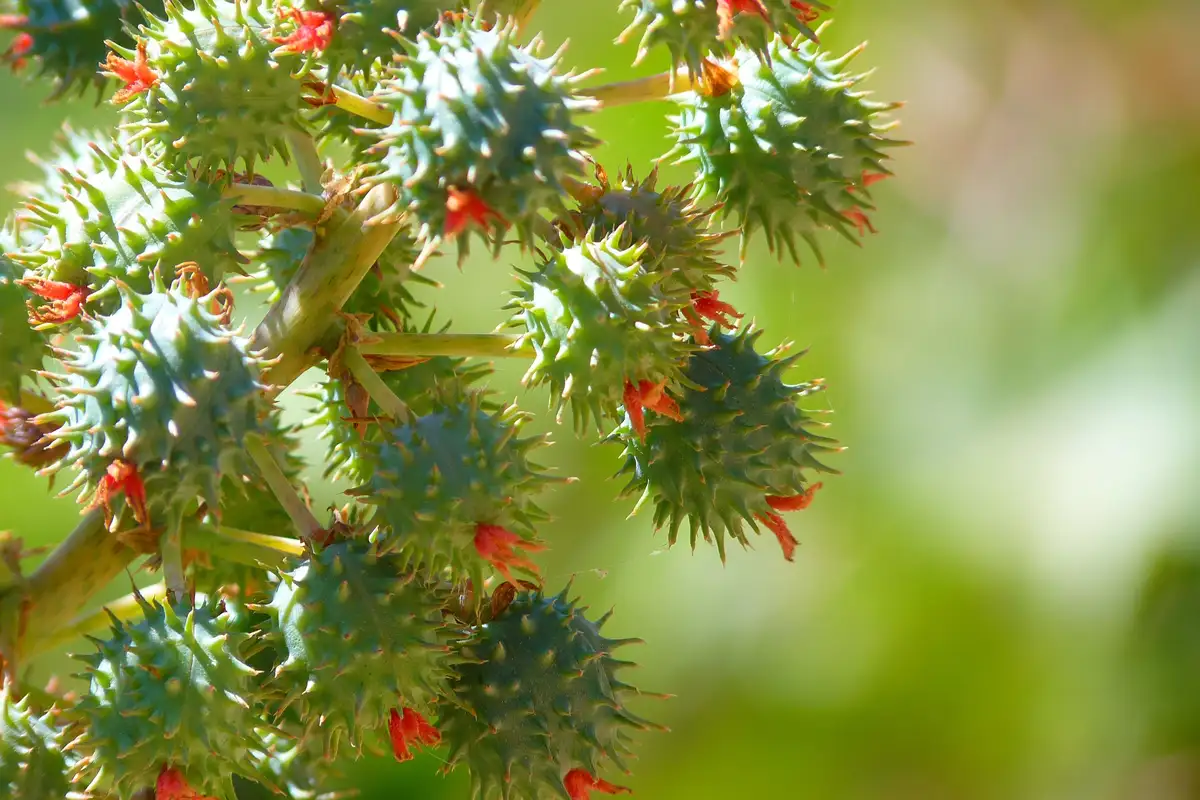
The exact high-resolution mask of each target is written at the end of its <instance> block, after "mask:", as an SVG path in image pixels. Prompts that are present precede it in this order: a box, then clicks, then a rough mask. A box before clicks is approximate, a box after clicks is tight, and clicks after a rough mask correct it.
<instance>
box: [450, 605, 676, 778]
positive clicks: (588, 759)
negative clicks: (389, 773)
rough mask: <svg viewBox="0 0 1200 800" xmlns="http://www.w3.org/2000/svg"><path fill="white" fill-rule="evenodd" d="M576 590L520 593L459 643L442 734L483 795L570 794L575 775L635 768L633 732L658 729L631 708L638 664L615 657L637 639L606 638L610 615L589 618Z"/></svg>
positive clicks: (453, 757) (453, 756) (456, 762)
mask: <svg viewBox="0 0 1200 800" xmlns="http://www.w3.org/2000/svg"><path fill="white" fill-rule="evenodd" d="M569 590H570V587H568V588H567V589H564V590H563V592H562V594H559V595H558V596H557V597H545V596H543V595H542V594H541V592H520V593H518V594H517V595H516V597H515V598H514V599H513V601H512V603H511V604H510V605H509V606H508V608H507V609H505V610H504V611H503V612H501V613H500V614H499V615H498V616H497V617H495V618H493V619H491V620H489V621H488V622H487V623H486V624H484V625H480V626H478V627H476V628H474V629H472V630H471V631H470V634H469V636H468V637H467V638H466V639H464V640H463V641H461V642H459V643H458V644H457V650H458V653H459V655H460V656H461V662H460V663H458V664H456V665H455V667H454V676H453V678H452V680H451V682H450V695H449V702H448V703H446V704H444V705H443V707H442V711H441V715H440V720H439V723H438V727H439V729H440V730H441V732H442V738H443V740H444V741H445V742H446V743H447V744H448V745H449V746H450V756H449V766H450V767H455V766H458V765H460V764H466V766H467V767H468V769H469V770H470V772H471V783H472V787H473V794H474V796H475V797H476V798H480V799H481V800H493V798H505V800H509V798H513V800H515V799H516V798H522V800H523V799H524V798H562V797H566V792H565V791H564V787H563V778H564V777H565V775H566V774H567V773H568V772H570V771H571V770H574V769H584V770H586V771H587V772H589V773H591V774H592V775H596V774H598V773H599V772H600V771H602V770H603V769H605V768H606V767H607V766H608V765H609V764H612V765H615V766H616V767H617V768H619V769H621V770H623V771H628V770H627V769H626V767H625V758H626V757H627V756H628V755H630V750H629V748H628V742H629V740H630V737H629V734H630V733H631V732H632V731H634V730H647V729H650V728H651V727H652V726H651V725H650V724H649V723H647V722H646V721H645V720H642V719H640V718H638V717H637V716H635V715H634V714H632V713H631V712H630V711H629V710H628V709H627V708H626V707H625V705H624V703H625V700H626V699H627V698H628V697H629V696H630V695H633V694H637V693H638V692H637V690H636V689H634V688H633V687H631V686H629V685H627V684H625V683H623V682H622V681H621V680H619V679H618V678H617V670H618V669H620V668H621V667H623V666H628V665H629V662H625V661H620V660H618V659H617V658H616V657H615V656H614V651H615V650H616V649H617V648H618V647H620V646H621V645H623V644H627V643H629V642H630V641H636V640H613V639H607V638H605V637H604V636H603V635H602V634H601V633H600V629H601V627H602V626H603V625H604V623H605V621H606V620H607V619H608V617H607V615H606V616H604V617H603V618H601V619H599V620H597V621H595V622H593V621H591V620H589V619H587V617H585V616H584V614H583V609H580V608H578V607H577V606H576V604H575V602H574V601H570V600H568V596H567V592H568V591H569Z"/></svg>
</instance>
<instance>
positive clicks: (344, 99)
mask: <svg viewBox="0 0 1200 800" xmlns="http://www.w3.org/2000/svg"><path fill="white" fill-rule="evenodd" d="M331 93H332V94H333V98H334V101H335V103H334V104H335V105H336V106H337V107H338V108H340V109H342V110H343V111H346V112H348V113H350V114H354V115H355V116H358V117H362V118H363V119H369V120H371V122H376V123H378V124H380V125H391V124H392V117H393V114H392V112H391V111H388V110H387V109H386V108H384V107H383V106H381V105H378V104H376V103H372V102H371V101H370V100H368V99H367V98H365V97H363V96H362V95H360V94H355V93H354V92H352V91H350V90H349V89H343V88H342V87H340V86H334V87H333V88H332V89H331Z"/></svg>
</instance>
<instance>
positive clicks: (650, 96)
mask: <svg viewBox="0 0 1200 800" xmlns="http://www.w3.org/2000/svg"><path fill="white" fill-rule="evenodd" d="M695 85H696V84H695V81H694V80H693V79H692V77H691V76H690V75H689V74H688V73H687V72H686V71H683V70H680V71H678V72H670V71H668V72H663V73H659V74H658V75H649V76H647V77H645V78H634V79H633V80H631V81H621V82H619V83H608V84H605V85H603V86H597V87H595V88H594V89H584V90H583V91H584V92H586V93H587V94H589V95H591V96H592V97H594V98H596V99H597V100H599V101H600V103H601V105H603V106H604V107H605V108H616V107H618V106H627V105H630V104H632V103H644V102H646V101H649V100H665V99H666V98H668V97H670V96H671V95H673V94H676V93H677V92H686V91H689V90H690V89H692V88H693V87H694V86H695Z"/></svg>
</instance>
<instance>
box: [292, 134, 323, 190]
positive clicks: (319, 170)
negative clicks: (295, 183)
mask: <svg viewBox="0 0 1200 800" xmlns="http://www.w3.org/2000/svg"><path fill="white" fill-rule="evenodd" d="M287 136H288V142H289V144H291V150H292V156H293V157H294V158H295V159H296V168H297V169H299V170H300V180H302V181H303V182H304V191H306V192H308V193H309V194H318V195H319V194H321V193H322V192H323V191H324V187H323V186H321V176H322V175H324V174H325V164H324V163H323V162H322V161H321V156H320V155H319V154H318V153H317V145H316V143H315V142H313V138H312V137H311V136H309V135H308V134H307V133H305V132H304V131H297V130H289V131H288V134H287Z"/></svg>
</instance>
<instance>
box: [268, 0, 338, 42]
mask: <svg viewBox="0 0 1200 800" xmlns="http://www.w3.org/2000/svg"><path fill="white" fill-rule="evenodd" d="M279 16H280V17H283V18H284V19H290V20H292V21H293V22H295V23H296V30H294V31H292V32H291V33H290V34H288V35H287V36H284V37H276V38H275V39H273V40H272V41H274V42H275V43H276V44H278V45H282V46H283V49H284V50H286V51H287V52H289V53H314V52H320V51H321V50H324V49H325V48H326V47H329V43H330V42H332V41H333V29H334V28H333V26H334V19H333V15H332V14H330V13H328V12H325V11H301V10H300V9H297V8H289V9H280V10H279Z"/></svg>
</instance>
